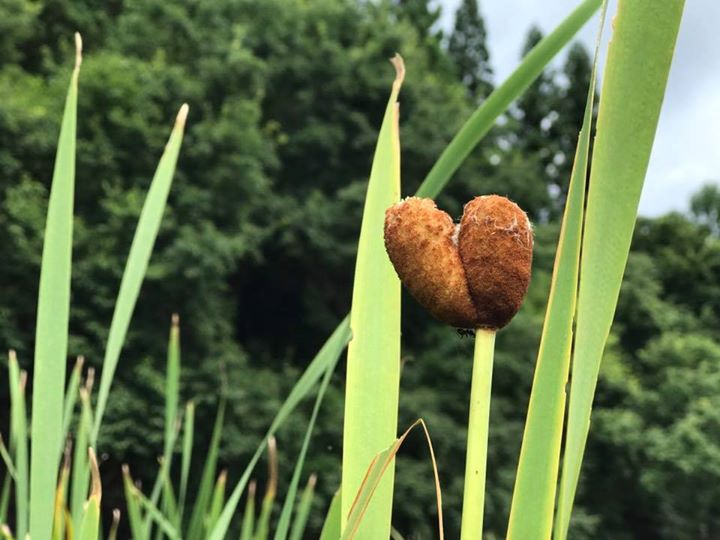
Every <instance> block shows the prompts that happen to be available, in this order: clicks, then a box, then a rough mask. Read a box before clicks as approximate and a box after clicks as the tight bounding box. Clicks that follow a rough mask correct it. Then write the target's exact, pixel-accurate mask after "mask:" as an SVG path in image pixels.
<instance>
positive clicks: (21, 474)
mask: <svg viewBox="0 0 720 540" xmlns="http://www.w3.org/2000/svg"><path fill="white" fill-rule="evenodd" d="M8 365H9V376H10V450H11V451H12V452H13V455H14V458H15V477H16V480H15V531H16V533H17V536H18V538H24V537H25V533H27V529H28V518H29V508H28V502H29V497H28V494H29V487H30V486H29V481H28V474H29V471H28V429H27V412H26V407H25V383H26V381H27V378H26V373H25V372H20V367H19V366H18V361H17V356H16V355H15V351H10V354H9V355H8ZM21 534H22V536H21Z"/></svg>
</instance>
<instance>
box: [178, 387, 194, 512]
mask: <svg viewBox="0 0 720 540" xmlns="http://www.w3.org/2000/svg"><path fill="white" fill-rule="evenodd" d="M194 424H195V403H194V402H192V401H189V402H188V403H187V405H186V406H185V419H184V421H183V447H182V458H181V462H180V494H179V497H180V499H179V502H178V504H179V505H180V508H179V515H178V521H179V523H176V526H179V525H180V523H182V519H183V515H184V514H185V497H186V496H187V484H188V477H189V475H190V461H192V448H193V435H194V429H195V428H194Z"/></svg>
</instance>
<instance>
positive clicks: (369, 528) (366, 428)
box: [341, 56, 405, 538]
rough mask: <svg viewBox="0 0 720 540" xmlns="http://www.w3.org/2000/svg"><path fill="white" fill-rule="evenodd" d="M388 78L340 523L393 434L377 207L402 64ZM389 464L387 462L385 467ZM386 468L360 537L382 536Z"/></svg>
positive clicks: (388, 167)
mask: <svg viewBox="0 0 720 540" xmlns="http://www.w3.org/2000/svg"><path fill="white" fill-rule="evenodd" d="M394 60H395V68H396V72H397V73H396V77H395V81H394V83H393V87H392V92H391V94H390V99H389V100H388V104H387V108H386V109H385V116H384V118H383V122H382V127H381V128H380V133H379V135H378V141H377V146H376V148H375V156H374V158H373V164H372V170H371V171H370V181H369V183H368V190H367V196H366V199H365V209H364V211H363V219H362V227H361V229H360V240H359V242H358V253H357V259H356V265H355V281H354V284H353V298H352V309H351V312H350V327H351V328H352V332H353V338H352V339H351V340H350V343H349V344H348V360H347V376H346V384H345V424H344V431H343V463H342V497H341V500H342V518H343V527H344V523H345V516H347V515H348V514H349V512H350V504H351V503H352V499H353V495H354V494H355V493H356V492H357V490H358V488H359V487H360V485H361V484H362V481H363V478H364V476H365V471H366V470H367V465H368V463H370V461H371V460H372V459H373V457H374V456H375V454H377V453H378V452H380V451H381V450H383V449H384V448H387V446H388V445H389V444H392V442H393V441H394V440H395V438H396V437H397V414H398V400H399V386H400V280H399V278H398V276H397V274H396V272H395V269H394V268H393V266H392V263H391V262H390V259H389V258H388V255H387V252H386V251H385V243H384V240H383V237H384V234H383V229H384V226H385V210H386V209H387V208H388V207H390V206H392V205H393V204H395V203H396V202H398V201H399V200H400V133H399V129H398V104H397V98H398V94H399V92H400V86H401V85H402V81H403V78H404V76H405V67H404V66H403V63H402V59H401V58H400V57H399V56H396V57H395V59H394ZM391 467H392V465H391ZM393 484H394V471H393V470H390V471H388V474H387V475H386V476H385V477H384V478H383V481H382V483H381V485H380V486H379V487H378V491H377V495H376V497H375V499H374V500H373V502H372V505H371V506H370V508H369V509H368V511H367V515H366V517H365V520H364V521H363V523H362V527H361V530H360V533H359V537H360V538H389V537H390V518H391V514H392V497H393Z"/></svg>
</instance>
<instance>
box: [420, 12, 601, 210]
mask: <svg viewBox="0 0 720 540" xmlns="http://www.w3.org/2000/svg"><path fill="white" fill-rule="evenodd" d="M601 2H602V0H585V1H584V2H582V3H581V4H580V5H579V6H578V7H577V8H576V9H575V11H573V12H572V13H571V14H570V15H569V16H568V17H567V18H566V19H565V20H564V21H563V22H562V23H560V25H559V26H558V27H557V28H556V29H555V30H553V31H552V32H551V33H550V34H548V35H547V36H545V38H544V39H543V40H542V41H540V42H539V43H538V44H537V45H536V46H535V47H534V48H533V49H532V50H531V51H530V52H529V53H528V54H527V55H526V56H525V58H524V59H523V61H522V62H521V64H520V65H519V66H518V67H517V69H515V71H514V72H513V73H512V74H511V75H510V76H509V77H508V78H507V79H506V80H505V82H503V83H502V84H501V85H500V86H498V87H497V88H496V89H495V91H494V92H493V93H492V94H490V96H488V98H487V99H486V100H485V101H484V102H483V104H482V105H481V106H480V107H479V108H478V109H477V110H476V111H475V112H474V113H473V115H472V116H471V117H470V118H469V119H468V121H467V122H465V124H464V125H463V127H462V128H460V131H458V133H457V135H455V137H454V138H453V140H452V141H451V142H450V144H449V145H448V146H447V148H445V150H444V151H443V153H442V155H441V156H440V158H439V159H438V160H437V162H436V163H435V165H433V168H432V169H431V170H430V172H429V173H428V175H427V177H426V178H425V180H424V181H423V183H422V185H421V186H420V188H419V189H418V191H417V196H418V197H430V198H435V197H436V196H437V195H438V194H439V193H440V191H441V190H442V189H443V188H444V187H445V184H447V183H448V181H449V180H450V177H451V176H452V175H453V174H454V173H455V171H457V169H458V168H459V167H460V165H461V164H462V162H463V161H464V160H465V158H466V157H467V156H468V155H469V154H470V152H471V151H472V150H473V148H475V146H477V144H478V143H479V142H480V140H481V139H482V138H483V137H484V136H485V135H487V133H488V131H490V128H492V126H493V124H494V123H495V121H496V120H497V119H498V117H499V116H500V115H502V114H503V113H504V112H505V111H507V109H508V107H510V104H511V103H512V102H513V101H515V100H516V99H517V98H518V97H519V96H520V95H521V94H522V93H523V92H524V91H525V89H527V87H528V86H530V85H531V84H532V83H533V81H534V80H535V79H537V78H538V77H539V76H540V74H541V73H542V72H543V70H544V69H545V66H547V65H548V63H550V61H551V60H552V59H553V57H554V56H555V55H556V54H557V53H558V52H560V50H561V49H562V48H563V47H564V46H565V45H567V44H568V43H569V42H570V40H571V39H572V38H573V36H574V35H575V34H576V33H577V32H578V30H580V28H582V27H583V25H584V24H585V23H586V22H587V21H588V19H590V17H592V15H593V14H594V13H595V12H596V11H597V9H598V8H599V7H600V3H601Z"/></svg>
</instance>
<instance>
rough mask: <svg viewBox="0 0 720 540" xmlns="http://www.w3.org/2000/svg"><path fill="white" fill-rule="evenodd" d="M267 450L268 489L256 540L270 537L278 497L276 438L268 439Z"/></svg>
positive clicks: (259, 519) (255, 536) (265, 539)
mask: <svg viewBox="0 0 720 540" xmlns="http://www.w3.org/2000/svg"><path fill="white" fill-rule="evenodd" d="M267 450H268V452H267V455H268V480H267V487H266V488H265V496H264V497H263V500H262V505H261V506H260V516H258V520H257V525H256V527H255V534H254V535H253V538H254V539H255V540H268V538H269V537H270V516H271V514H272V509H273V505H274V503H275V495H277V485H278V457H277V441H276V440H275V437H273V436H270V437H268V443H267Z"/></svg>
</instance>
